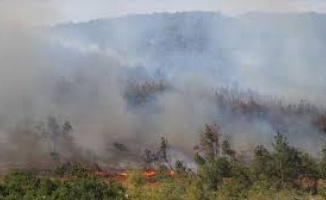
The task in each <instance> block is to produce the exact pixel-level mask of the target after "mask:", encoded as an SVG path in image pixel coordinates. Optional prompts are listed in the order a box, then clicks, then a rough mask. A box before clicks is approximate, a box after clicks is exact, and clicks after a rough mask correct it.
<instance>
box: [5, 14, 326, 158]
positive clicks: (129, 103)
mask: <svg viewBox="0 0 326 200" xmlns="http://www.w3.org/2000/svg"><path fill="white" fill-rule="evenodd" d="M283 17H285V18H287V17H291V16H282V18H283ZM239 18H241V19H237V18H228V17H225V16H222V15H219V14H216V13H181V14H180V13H179V14H158V15H157V16H155V15H154V16H150V17H147V16H133V17H127V18H120V19H115V20H111V21H109V22H108V23H105V22H102V23H101V22H90V23H86V24H81V25H78V24H77V25H74V24H72V25H62V26H58V27H54V28H49V29H45V30H44V29H41V30H40V29H34V28H33V29H32V28H30V27H29V26H24V27H21V26H12V25H13V24H12V23H4V22H3V23H2V24H1V26H0V27H1V29H3V31H4V32H2V33H6V34H3V35H1V37H0V44H1V45H0V52H1V54H0V74H1V75H0V97H1V100H0V109H1V112H0V130H1V139H2V140H1V141H2V143H3V145H2V149H1V152H2V154H1V156H2V157H1V159H2V161H7V162H8V163H12V162H15V163H17V162H18V163H27V164H28V163H31V162H33V163H37V161H39V160H42V161H44V162H53V159H52V158H51V157H50V153H51V152H50V151H51V150H50V149H49V145H48V144H47V142H46V141H44V138H42V137H41V136H40V134H39V132H38V129H37V127H35V125H38V124H40V122H45V121H46V119H47V117H48V116H54V117H56V118H57V119H58V121H59V124H62V123H63V122H64V121H65V120H68V121H70V122H71V124H72V126H73V128H74V131H73V133H72V137H73V140H72V142H71V143H69V145H70V146H73V147H72V148H71V149H67V148H66V146H65V145H62V146H61V148H60V149H59V150H58V151H59V153H60V155H63V156H66V158H67V159H86V160H88V161H90V160H91V161H106V162H108V160H111V161H114V162H117V161H118V160H131V161H139V159H140V158H139V155H140V154H141V152H142V151H143V150H144V148H145V147H151V146H152V145H153V144H155V143H156V141H157V140H158V139H159V138H160V137H161V136H164V137H167V138H168V140H169V143H170V144H171V145H173V146H174V147H175V148H174V149H178V150H180V151H181V152H185V153H187V154H189V155H190V154H191V153H192V147H193V146H194V145H195V144H196V143H197V140H198V136H199V133H200V131H202V128H203V127H204V124H206V123H218V124H219V125H220V126H221V128H222V130H223V132H224V133H225V135H228V137H229V138H230V139H231V141H232V143H233V145H234V147H235V148H236V149H237V150H238V151H239V152H243V151H244V152H247V151H248V150H251V149H252V148H253V147H254V146H256V145H257V144H259V143H263V144H265V145H270V143H271V142H272V138H273V135H274V134H275V132H276V131H277V130H281V131H283V132H284V134H286V136H288V137H289V140H290V141H291V142H293V144H295V145H297V146H304V148H305V150H309V151H311V152H313V153H317V152H318V151H319V150H320V147H321V145H322V143H323V141H325V138H324V136H323V135H322V134H321V133H320V132H319V130H318V129H317V128H316V127H314V126H313V124H312V123H311V121H312V120H313V118H314V117H315V115H316V112H314V111H309V112H301V114H296V112H297V110H299V109H297V108H295V109H290V110H289V111H286V109H285V111H284V109H283V108H286V104H282V105H278V102H275V101H274V100H272V98H273V96H274V95H277V96H283V95H284V98H285V99H286V100H287V101H290V102H292V101H299V100H300V99H301V98H304V99H308V100H311V101H312V102H313V103H316V104H317V105H318V108H319V107H320V106H324V105H323V101H322V100H323V99H325V96H324V94H323V93H322V92H321V91H322V90H321V89H322V87H324V86H325V82H324V81H323V79H322V78H321V76H322V73H319V72H323V69H322V68H321V67H320V66H321V64H322V63H324V60H323V59H322V58H319V57H318V59H317V60H314V63H313V64H315V66H316V67H315V68H314V69H315V70H308V68H307V67H308V66H311V64H312V61H311V59H310V58H309V56H312V54H313V52H312V50H313V49H314V47H316V46H315V45H317V43H314V44H311V43H310V40H313V39H311V37H310V36H311V34H316V32H312V33H307V32H305V33H304V34H303V33H302V34H303V35H302V37H301V35H299V36H300V37H299V36H298V37H299V38H300V39H298V40H296V39H295V38H294V39H293V38H292V37H293V36H296V35H297V33H296V32H291V31H290V28H288V29H284V30H283V29H282V30H283V32H282V34H283V35H282V34H281V36H279V35H278V32H275V30H274V27H273V26H276V25H277V26H280V25H279V22H275V23H276V25H273V24H271V25H270V26H266V27H265V24H264V23H262V24H260V25H259V24H256V23H254V22H252V20H253V19H252V16H242V17H239ZM268 21H270V20H268ZM308 22H309V20H308ZM181 24H182V26H180V25H181ZM288 24H290V25H291V24H292V22H291V23H290V22H289V23H288ZM288 24H286V23H285V24H284V25H283V24H281V27H283V26H285V27H286V26H287V25H288ZM307 24H309V23H307ZM8 25H10V27H9V26H8ZM254 25H257V27H256V26H254ZM147 27H149V28H147ZM296 27H298V28H299V26H296ZM240 31H241V33H239V32H240ZM58 32H59V33H60V36H58ZM239 34H240V35H241V34H244V35H245V38H242V37H239ZM264 34H267V36H266V37H267V38H269V37H270V38H272V39H271V40H269V39H264V38H261V37H260V36H261V35H264ZM268 34H271V36H269V35H268ZM257 38H258V39H257ZM279 38H281V39H279ZM302 38H303V39H302ZM273 40H276V42H275V41H273ZM306 40H308V41H306ZM254 42H256V43H254ZM305 44H308V45H307V46H306V45H305ZM305 47H307V48H305ZM320 48H322V47H320ZM321 50H322V49H321ZM323 52H325V51H323ZM319 53H320V55H322V52H319ZM307 54H308V57H306V55H307ZM316 72H318V73H316ZM161 83H163V85H160V84H161ZM151 84H153V85H151ZM137 85H139V86H137ZM235 85H238V88H239V89H238V90H237V89H226V91H227V92H226V93H223V90H220V89H221V88H224V87H225V86H231V88H235ZM303 86H304V87H303ZM250 88H251V89H253V90H254V91H258V92H259V93H261V94H262V95H271V96H267V97H265V96H262V95H261V96H260V95H257V94H256V93H250V92H241V91H246V89H250ZM129 90H130V91H129ZM128 91H129V92H130V93H128ZM219 95H222V97H221V98H220V97H219ZM278 98H279V97H277V98H276V99H278ZM315 100H316V101H315ZM253 102H258V103H260V104H261V105H260V104H259V105H258V106H257V105H255V104H253ZM251 105H255V106H253V107H249V109H248V111H246V108H247V107H248V106H251ZM263 106H265V107H266V109H265V108H264V109H260V110H259V109H258V111H257V112H256V111H255V109H256V107H263ZM318 112H320V111H318ZM45 123H46V122H45ZM115 142H121V143H124V144H126V145H127V146H128V149H130V152H129V153H122V152H119V151H117V150H116V149H114V147H113V145H112V144H114V143H115ZM32 152H37V154H36V153H34V154H33V153H32ZM131 152H132V153H131ZM9 155H10V156H9ZM175 155H178V154H175ZM180 157H181V156H180Z"/></svg>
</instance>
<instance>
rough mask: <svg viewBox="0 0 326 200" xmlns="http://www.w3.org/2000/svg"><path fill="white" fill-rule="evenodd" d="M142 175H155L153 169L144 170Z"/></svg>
mask: <svg viewBox="0 0 326 200" xmlns="http://www.w3.org/2000/svg"><path fill="white" fill-rule="evenodd" d="M144 175H145V176H147V177H151V176H155V175H156V171H154V170H146V171H145V172H144Z"/></svg>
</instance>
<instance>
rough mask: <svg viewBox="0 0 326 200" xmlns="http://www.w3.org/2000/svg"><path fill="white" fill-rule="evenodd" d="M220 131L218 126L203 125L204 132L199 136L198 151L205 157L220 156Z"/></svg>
mask: <svg viewBox="0 0 326 200" xmlns="http://www.w3.org/2000/svg"><path fill="white" fill-rule="evenodd" d="M221 136H222V131H221V128H220V127H219V126H217V125H216V124H214V125H208V124H206V125H205V129H204V131H203V132H202V133H201V134H200V145H199V151H200V152H201V153H203V154H204V156H205V157H212V158H217V157H218V156H219V155H220V147H221V145H220V138H221Z"/></svg>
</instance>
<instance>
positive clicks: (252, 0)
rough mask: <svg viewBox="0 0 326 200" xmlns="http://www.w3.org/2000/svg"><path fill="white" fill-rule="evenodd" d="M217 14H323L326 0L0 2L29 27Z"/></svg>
mask: <svg viewBox="0 0 326 200" xmlns="http://www.w3.org/2000/svg"><path fill="white" fill-rule="evenodd" d="M194 10H196V11H220V12H222V13H224V14H227V15H238V14H243V13H246V12H326V1H325V0H0V17H3V15H5V14H6V15H8V14H10V16H14V18H15V19H24V20H28V21H30V23H32V24H36V25H39V24H41V25H43V24H46V25H47V24H56V23H66V22H80V21H88V20H91V19H97V18H111V17H116V16H121V15H126V14H135V13H137V14H139V13H153V12H177V11H194Z"/></svg>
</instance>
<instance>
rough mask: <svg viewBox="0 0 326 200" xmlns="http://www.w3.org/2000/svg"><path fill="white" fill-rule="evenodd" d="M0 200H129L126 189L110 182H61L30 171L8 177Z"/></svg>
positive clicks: (4, 182) (85, 179)
mask: <svg viewBox="0 0 326 200" xmlns="http://www.w3.org/2000/svg"><path fill="white" fill-rule="evenodd" d="M0 191H1V193H0V199H23V200H24V199H26V200H30V199H36V200H38V199H50V200H51V199H53V200H54V199H58V200H60V199H62V200H65V199H84V200H88V199H94V200H97V199H108V200H123V199H125V190H124V188H123V187H122V186H120V185H118V184H116V183H106V182H104V181H101V180H99V179H96V178H92V177H82V178H80V177H79V178H74V179H71V180H69V181H65V182H62V181H59V180H56V179H50V178H37V177H36V176H35V175H33V174H31V173H30V172H26V171H19V172H13V173H10V174H8V175H6V176H5V177H4V179H3V182H2V183H1V185H0Z"/></svg>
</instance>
